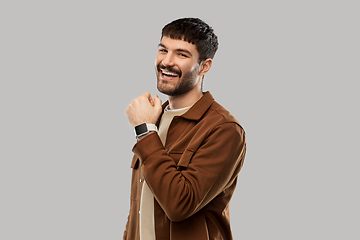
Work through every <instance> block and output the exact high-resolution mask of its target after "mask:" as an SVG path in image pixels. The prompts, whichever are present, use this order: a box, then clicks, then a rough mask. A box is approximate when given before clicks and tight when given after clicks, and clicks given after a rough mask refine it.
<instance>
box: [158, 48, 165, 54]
mask: <svg viewBox="0 0 360 240" xmlns="http://www.w3.org/2000/svg"><path fill="white" fill-rule="evenodd" d="M159 52H161V53H167V50H166V49H164V48H160V49H159Z"/></svg>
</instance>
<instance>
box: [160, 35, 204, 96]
mask: <svg viewBox="0 0 360 240" xmlns="http://www.w3.org/2000/svg"><path fill="white" fill-rule="evenodd" d="M155 70H156V75H157V88H158V90H159V91H160V92H162V93H164V94H166V95H168V96H179V95H182V94H184V93H187V92H189V91H190V90H192V89H193V88H194V87H195V85H196V84H197V83H198V82H199V81H201V76H199V72H200V64H199V53H198V51H197V50H196V46H195V45H194V44H192V43H188V42H186V41H183V40H176V39H171V38H169V37H165V36H164V37H163V38H162V39H161V42H160V44H159V47H158V53H157V56H156V60H155Z"/></svg>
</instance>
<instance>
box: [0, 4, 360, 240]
mask: <svg viewBox="0 0 360 240" xmlns="http://www.w3.org/2000/svg"><path fill="white" fill-rule="evenodd" d="M358 9H359V4H358V3H357V1H349V0H342V1H333V0H331V1H325V0H324V1H320V0H312V1H307V0H305V1H285V0H283V1H280V0H276V1H265V0H262V1H216V2H215V1H213V2H206V1H176V2H175V1H106V0H105V1H85V0H83V1H80V0H72V1H66V0H65V1H39V0H34V1H2V2H1V3H0V27H1V28H0V29H1V32H0V34H1V37H0V61H1V62H0V64H1V65H0V80H1V83H0V106H1V108H0V114H1V117H0V121H1V122H0V141H1V142H0V160H1V165H0V187H1V188H0V194H1V197H0V239H3V240H13V239H16V240H18V239H38V240H49V239H51V240H53V239H54V240H57V239H75V240H78V239H79V240H82V239H87V240H90V239H94V240H98V239H114V240H115V239H122V233H123V231H124V227H125V223H126V220H127V214H128V211H129V193H130V177H131V169H130V161H131V157H132V152H131V148H132V146H133V144H134V143H135V138H134V135H133V132H132V129H131V128H130V125H129V124H128V121H127V118H126V115H125V109H126V107H127V105H128V104H129V103H130V102H131V101H132V99H133V98H135V97H137V96H138V95H140V94H142V93H143V92H145V91H149V92H150V93H151V94H158V92H157V90H156V78H155V70H154V61H155V55H156V51H157V44H158V43H159V41H160V34H161V28H162V27H163V26H164V25H165V24H167V23H168V22H170V21H172V20H174V19H177V18H180V17H199V18H201V19H203V20H204V21H206V22H207V23H208V24H210V25H211V26H212V27H213V28H214V29H215V33H216V34H217V35H218V37H219V42H220V45H219V50H218V52H217V54H216V56H215V58H214V62H213V67H212V69H211V70H210V72H209V73H208V74H207V75H206V77H205V83H204V90H206V91H207V90H210V91H211V93H212V94H213V96H214V97H215V99H216V100H217V101H218V102H219V103H220V104H222V105H223V106H224V107H226V108H227V109H228V110H229V111H230V112H231V113H232V114H233V115H234V116H235V117H236V118H237V119H238V120H239V122H240V123H241V124H242V125H243V127H244V129H245V130H246V133H247V143H248V152H247V155H246V159H245V163H244V167H243V169H242V171H241V172H240V175H239V181H238V186H237V189H236V191H235V194H234V196H233V199H232V202H231V205H230V211H231V220H232V229H233V235H234V239H236V240H237V239H247V240H250V239H254V240H259V239H284V240H285V239H286V240H288V239H359V238H360V234H359V223H360V219H359V215H360V210H359V202H360V197H359V180H360V179H359V174H358V170H359V167H360V164H359V160H360V159H359V150H358V147H359V134H360V130H359V122H360V118H359V103H360V101H359V100H360V99H359V80H360V74H359V66H360V65H359V64H360V60H359V56H360V48H359V42H360V37H359V22H360V18H359V11H358ZM160 97H161V99H162V100H163V101H165V100H166V96H164V95H160Z"/></svg>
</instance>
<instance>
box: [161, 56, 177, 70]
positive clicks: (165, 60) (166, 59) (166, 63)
mask: <svg viewBox="0 0 360 240" xmlns="http://www.w3.org/2000/svg"><path fill="white" fill-rule="evenodd" d="M161 62H162V64H163V65H164V66H165V67H167V66H174V65H175V63H174V58H173V55H172V54H171V53H167V54H166V55H165V56H164V58H163V59H162V61H161Z"/></svg>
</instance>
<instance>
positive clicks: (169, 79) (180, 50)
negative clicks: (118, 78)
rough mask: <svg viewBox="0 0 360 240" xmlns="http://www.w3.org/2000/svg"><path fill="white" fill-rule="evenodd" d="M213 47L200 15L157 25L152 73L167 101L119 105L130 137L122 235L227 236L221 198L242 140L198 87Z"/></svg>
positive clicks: (177, 239) (161, 238)
mask: <svg viewBox="0 0 360 240" xmlns="http://www.w3.org/2000/svg"><path fill="white" fill-rule="evenodd" d="M217 48H218V41H217V37H216V35H215V34H214V32H213V29H212V28H211V27H209V26H208V25H207V24H206V23H204V22H203V21H201V20H200V19H196V18H185V19H178V20H175V21H173V22H171V23H169V24H168V25H166V26H165V27H164V28H163V30H162V37H161V42H160V44H159V46H158V53H157V56H156V62H155V70H156V75H157V87H158V90H159V91H160V92H162V93H164V94H166V95H168V101H167V102H165V103H164V104H163V105H161V100H160V99H159V97H158V96H154V98H153V97H152V96H151V95H150V93H148V92H146V93H144V94H143V95H141V96H140V97H138V98H136V99H134V100H133V102H132V103H131V104H130V105H129V106H128V108H127V109H126V114H127V116H128V119H129V122H130V124H131V125H132V126H133V127H134V128H135V133H136V135H137V139H138V142H137V143H136V144H135V146H134V147H133V152H134V153H135V155H134V157H133V160H132V164H131V167H132V169H133V175H132V183H131V204H130V214H129V217H128V222H127V224H126V230H125V232H124V239H128V240H139V239H140V240H155V239H156V240H210V239H211V240H217V239H219V240H220V239H222V240H229V239H232V234H231V228H230V218H229V202H230V199H231V197H232V194H233V192H234V190H235V186H236V182H237V176H238V173H239V171H240V169H241V166H242V164H243V161H244V157H245V150H246V142H245V133H244V130H243V129H242V127H241V126H240V124H239V123H238V122H237V120H236V119H235V118H234V117H233V116H231V115H230V113H229V112H228V111H227V110H225V109H224V108H223V107H222V106H220V105H219V104H218V103H217V102H215V101H214V99H213V97H212V96H211V94H210V93H209V92H206V93H203V92H202V81H203V78H204V76H205V74H206V73H207V72H208V71H209V70H210V68H211V66H212V59H213V57H214V55H215V52H216V50H217Z"/></svg>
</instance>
